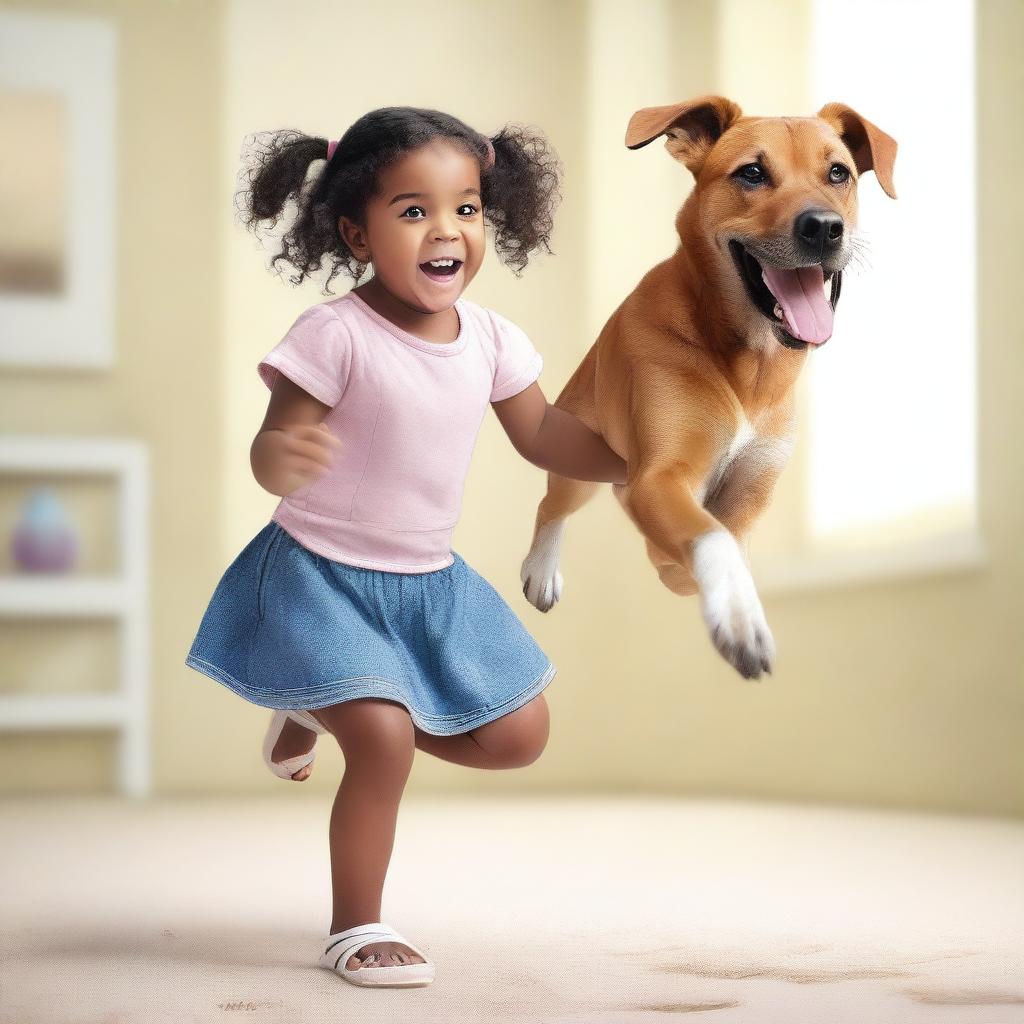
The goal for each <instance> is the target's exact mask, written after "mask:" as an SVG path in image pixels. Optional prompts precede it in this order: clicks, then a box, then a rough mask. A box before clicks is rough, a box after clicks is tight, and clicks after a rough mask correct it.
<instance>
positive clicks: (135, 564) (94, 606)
mask: <svg viewBox="0 0 1024 1024" xmlns="http://www.w3.org/2000/svg"><path fill="white" fill-rule="evenodd" d="M0 473H9V474H10V473H17V474H20V475H39V476H44V477H47V478H48V481H49V480H52V479H53V478H59V477H62V476H76V475H90V476H96V475H99V476H113V477H114V478H115V479H116V482H117V489H118V493H117V524H116V525H117V529H116V531H115V532H116V536H117V538H118V563H119V564H118V572H117V573H116V574H115V575H111V576H89V575H78V574H68V575H67V576H59V575H53V576H47V575H43V574H39V575H31V574H28V573H18V574H7V575H3V574H0V616H3V617H4V618H46V617H48V618H63V619H69V618H75V619H78V618H81V619H111V618H112V619H116V620H117V622H118V625H119V627H120V629H119V637H118V639H119V669H120V672H119V674H120V678H119V680H118V686H117V688H116V689H115V690H111V691H104V692H101V693H74V694H70V693H69V694H63V693H52V694H30V695H20V694H0V732H3V731H14V730H18V731H38V732H42V731H44V730H48V729H110V728H113V729H116V730H117V732H118V740H119V745H118V773H117V777H118V788H119V791H120V792H121V793H122V794H124V795H126V796H135V797H141V796H146V795H148V794H149V791H150V735H149V689H150V636H149V629H150V623H149V571H148V570H149V530H148V523H149V459H148V455H147V450H146V447H145V445H144V444H143V443H142V442H140V441H134V440H127V439H122V438H82V437H57V436H49V437H28V436H10V435H6V436H0Z"/></svg>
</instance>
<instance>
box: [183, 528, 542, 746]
mask: <svg viewBox="0 0 1024 1024" xmlns="http://www.w3.org/2000/svg"><path fill="white" fill-rule="evenodd" d="M453 555H454V559H455V560H454V562H453V563H452V564H451V565H449V566H447V567H446V568H444V569H437V570H434V571H433V572H424V573H398V572H382V571H380V570H377V569H363V568H360V567H359V566H354V565H348V564H347V563H345V562H336V561H334V560H332V559H329V558H325V557H324V556H323V555H319V554H317V553H316V552H314V551H310V550H309V549H308V548H306V547H304V546H303V545H302V544H300V543H299V542H298V541H297V540H295V538H294V537H292V536H291V534H289V533H288V532H287V531H286V530H285V529H284V528H283V527H282V526H280V524H278V523H276V522H273V521H271V522H270V523H268V524H267V525H266V526H265V527H264V528H263V529H262V530H260V532H259V533H258V534H257V535H256V536H255V537H254V538H253V539H252V540H251V541H249V543H248V544H247V545H246V546H245V548H244V549H243V550H242V552H241V554H239V556H238V557H237V558H236V559H235V560H234V562H232V563H231V565H230V566H228V568H227V569H226V570H225V572H224V575H223V576H222V577H221V579H220V582H219V583H218V584H217V587H216V590H215V591H214V593H213V597H212V598H211V599H210V604H209V606H208V607H207V609H206V612H205V614H204V615H203V618H202V621H201V623H200V625H199V631H198V633H197V634H196V638H195V640H194V641H193V643H192V648H191V650H190V651H189V654H188V657H187V658H186V659H185V664H186V665H189V666H190V667H191V668H194V669H196V670H197V671H199V672H202V673H203V674H204V675H208V676H210V677H211V678H212V679H215V680H217V682H219V683H223V684H224V685H225V686H227V687H229V688H230V689H232V690H234V691H235V693H238V694H240V695H241V696H242V697H245V698H246V700H249V701H251V702H252V703H253V704H258V705H260V706H261V707H265V708H301V709H303V710H310V709H313V708H322V707H327V706H329V705H331V704H337V703H340V702H341V701H346V700H353V699H355V698H357V697H377V698H384V699H386V700H392V701H397V702H398V703H400V704H403V705H405V707H406V708H407V709H408V711H409V714H410V716H411V717H412V720H413V722H415V724H416V725H417V726H419V728H420V729H422V730H423V731H424V732H429V733H433V734H434V735H436V736H450V735H453V734H455V733H460V732H466V731H467V730H469V729H472V728H474V727H476V726H478V725H484V724H485V723H487V722H490V721H493V720H494V719H496V718H500V717H501V716H502V715H506V714H508V713H509V712H510V711H515V710H516V708H519V707H522V706H523V705H524V704H526V703H527V702H528V701H529V700H531V699H532V698H533V697H535V696H536V695H537V694H538V693H540V691H541V690H543V689H544V687H545V686H547V684H548V683H549V682H550V681H551V679H552V677H553V676H554V674H555V671H556V670H555V667H554V666H553V665H552V664H551V662H550V661H549V660H548V658H547V656H546V655H545V654H544V652H543V651H542V650H541V649H540V647H538V646H537V643H536V641H535V640H534V639H533V637H531V636H530V634H529V633H528V632H527V631H526V628H525V627H524V626H523V624H522V623H521V622H520V621H519V619H518V618H517V617H516V614H515V612H513V611H512V609H511V608H510V607H509V606H508V605H507V604H506V603H505V601H504V600H503V599H502V597H501V595H500V594H498V592H497V591H496V590H495V589H494V588H493V587H492V586H491V585H490V584H489V583H488V582H487V581H486V580H485V579H484V578H483V577H482V576H481V575H480V574H479V573H477V572H476V571H475V570H474V569H472V568H470V566H469V565H467V564H466V562H465V561H463V559H462V558H461V556H460V555H458V554H457V553H455V552H453Z"/></svg>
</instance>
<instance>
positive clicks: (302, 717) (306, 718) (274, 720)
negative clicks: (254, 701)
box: [263, 710, 327, 779]
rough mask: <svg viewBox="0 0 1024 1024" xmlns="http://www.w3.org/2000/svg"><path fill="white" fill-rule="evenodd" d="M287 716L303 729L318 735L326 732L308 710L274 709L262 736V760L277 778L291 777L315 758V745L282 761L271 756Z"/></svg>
mask: <svg viewBox="0 0 1024 1024" xmlns="http://www.w3.org/2000/svg"><path fill="white" fill-rule="evenodd" d="M289 718H290V719H291V720H292V721H293V722H298V723H299V725H301V726H302V727H303V728H304V729H310V730H312V731H313V732H315V733H316V734H317V735H318V736H319V735H321V734H322V733H325V732H327V730H326V729H325V728H324V727H323V726H322V725H321V724H320V723H319V722H318V721H317V720H316V719H315V718H314V717H313V716H312V715H311V714H310V713H309V712H308V711H299V710H290V711H275V712H274V714H273V716H272V717H271V719H270V727H269V728H268V729H267V735H266V736H265V737H264V738H263V760H264V761H265V762H266V763H267V767H268V768H269V769H270V770H271V771H272V772H273V773H274V774H275V775H276V776H277V777H278V778H279V779H291V777H292V776H293V775H294V774H295V773H296V772H299V771H301V770H302V769H303V768H305V767H306V765H310V764H312V763H313V762H314V761H315V760H316V748H315V747H314V748H313V749H312V750H310V751H308V752H307V753H305V754H297V755H296V756H295V757H286V758H285V759H284V760H283V761H275V760H273V758H272V757H271V755H272V754H273V753H274V746H275V744H276V743H277V740H278V737H279V736H280V735H281V730H282V729H283V728H284V723H285V722H287V721H288V719H289Z"/></svg>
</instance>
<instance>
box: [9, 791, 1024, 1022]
mask: <svg viewBox="0 0 1024 1024" xmlns="http://www.w3.org/2000/svg"><path fill="white" fill-rule="evenodd" d="M329 809H330V800H329V798H328V799H325V798H322V797H318V796H307V795H304V794H298V793H296V794H295V796H294V798H292V799H288V798H284V799H270V800H250V801H245V800H243V801H233V802H227V801H196V802H188V801H158V802H144V803H131V802H123V801H119V800H49V801H46V800H32V801H30V800H7V801H4V802H0V878H2V886H3V893H2V902H0V907H2V911H0V958H2V959H0V1021H3V1022H4V1024H44V1022H45V1024H93V1022H96V1024H156V1022H165V1021H166V1022H173V1024H183V1022H206V1021H218V1022H228V1024H230V1022H236V1021H247V1022H248V1021H253V1022H259V1024H263V1022H274V1024H278V1022H280V1024H285V1022H287V1024H303V1022H307V1021H308V1022H319V1021H331V1022H346V1024H348V1022H358V1024H363V1022H378V1021H379V1022H389V1024H390V1022H397V1021H402V1022H404V1021H409V1022H415V1024H434V1022H437V1024H442V1022H443V1024H448V1022H451V1024H455V1022H459V1024H463V1022H465V1024H482V1022H489V1021H500V1022H502V1024H513V1022H531V1024H533V1022H542V1021H543V1022H549V1021H550V1022H558V1024H570V1022H572V1024H584V1022H586V1024H590V1022H598V1021H600V1022H608V1024H633V1022H641V1021H659V1022H664V1021H667V1020H676V1019H681V1020H694V1021H696V1020H700V1021H702V1022H703V1021H708V1022H711V1021H714V1022H716V1024H768V1022H771V1024H918V1022H935V1024H1018V1022H1024V824H1021V823H1014V822H1007V821H994V820H985V819H973V820H972V819H957V818H943V817H933V816H925V815H899V814H889V813H872V812H866V811H854V810H832V809H827V808H817V807H799V806H788V805H779V804H751V803H739V802H736V803H734V802H713V801H687V800H671V799H664V800H662V799H641V800H632V799H628V798H621V799H526V798H518V797H501V798H500V799H498V798H495V799H492V800H472V799H451V800H449V799H445V800H430V801H426V800H412V799H410V800H407V802H406V803H405V804H404V805H403V807H402V811H401V816H400V818H399V825H398V837H397V840H396V847H395V855H394V858H393V860H392V865H391V872H390V875H389V879H388V884H387V887H386V889H385V894H384V910H383V914H382V918H383V920H384V921H386V922H388V923H390V924H392V925H394V927H396V928H397V929H398V930H399V931H400V932H402V933H404V934H405V935H406V936H407V937H408V938H410V939H411V940H412V941H413V942H415V943H416V944H417V945H419V946H420V947H422V948H424V949H425V950H426V952H427V953H428V954H429V955H430V956H431V957H432V958H433V960H434V961H435V963H436V965H437V979H436V981H435V982H434V984H433V985H431V986H429V987H427V988H421V989H410V990H404V991H403V990H395V989H391V990H380V991H370V990H364V989H358V988H355V987H353V986H351V985H348V984H347V983H346V982H344V981H343V980H342V979H341V978H339V977H337V976H335V975H332V974H330V973H329V972H327V971H325V970H323V969H321V968H318V967H316V966H315V962H316V958H317V955H318V954H319V952H320V942H321V939H322V937H323V936H324V935H326V931H327V926H328V925H329V923H330V914H329V910H330V908H329V905H328V901H329V878H330V875H329V862H328V854H327V815H328V812H329Z"/></svg>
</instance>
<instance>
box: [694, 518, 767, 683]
mask: <svg viewBox="0 0 1024 1024" xmlns="http://www.w3.org/2000/svg"><path fill="white" fill-rule="evenodd" d="M693 575H694V578H695V579H696V581H697V586H698V587H699V588H700V600H701V611H702V612H703V614H704V622H705V624H706V625H707V627H708V632H709V633H710V634H711V642H712V643H713V644H714V645H715V647H716V648H717V649H718V652H719V653H720V654H721V655H722V657H723V658H725V660H726V661H728V662H729V664H730V665H732V666H733V668H735V669H736V671H737V672H739V674H740V675H741V676H743V678H744V679H759V678H760V677H761V673H762V671H763V672H767V673H768V674H769V675H771V671H772V663H773V662H774V660H775V641H774V640H773V639H772V634H771V630H770V629H769V628H768V623H767V622H766V621H765V617H764V609H763V608H762V607H761V601H760V598H758V596H757V589H756V588H755V587H754V580H753V578H752V577H751V575H750V570H749V569H748V568H747V564H746V562H745V561H744V560H743V555H742V554H741V553H740V549H739V545H737V543H736V539H735V538H734V537H733V535H732V534H731V533H729V532H728V530H711V531H709V532H708V533H704V534H701V536H699V537H698V538H697V539H696V540H695V541H694V542H693Z"/></svg>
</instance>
